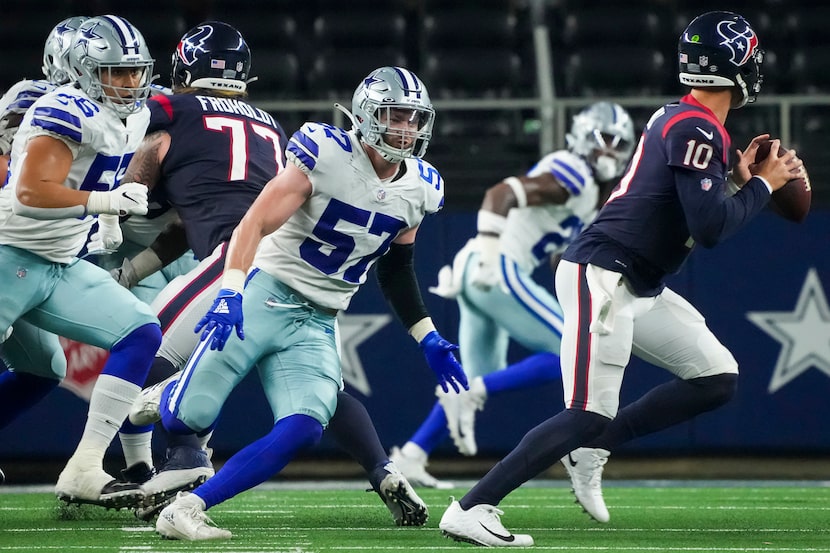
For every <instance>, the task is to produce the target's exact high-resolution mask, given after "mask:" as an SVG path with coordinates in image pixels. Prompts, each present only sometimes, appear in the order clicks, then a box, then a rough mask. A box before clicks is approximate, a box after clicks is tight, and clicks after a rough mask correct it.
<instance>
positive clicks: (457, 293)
mask: <svg viewBox="0 0 830 553" xmlns="http://www.w3.org/2000/svg"><path fill="white" fill-rule="evenodd" d="M567 141H568V148H567V150H559V151H556V152H553V153H550V154H548V155H546V156H545V157H543V158H542V159H541V160H540V161H538V162H537V163H536V165H534V166H533V167H532V168H531V169H530V170H529V171H528V172H527V174H526V175H524V176H520V177H508V178H506V179H504V180H503V181H502V182H500V183H498V184H496V185H495V186H493V187H491V188H490V189H489V190H488V191H487V193H486V195H485V197H484V200H483V202H482V205H481V209H480V211H479V213H478V235H477V236H476V237H475V238H473V239H471V240H470V241H469V242H468V243H467V244H466V245H465V246H464V248H462V249H461V250H460V251H459V252H458V253H457V254H456V256H455V259H454V261H453V264H452V266H446V267H444V268H442V269H441V272H440V274H439V285H438V286H437V287H435V288H431V289H430V290H431V291H433V292H434V293H436V294H438V295H440V296H442V297H445V298H450V299H455V300H456V301H457V302H458V308H459V311H460V321H459V330H458V336H459V340H458V341H459V347H460V354H461V360H462V361H463V363H464V369H465V371H466V372H467V375H468V377H469V378H470V390H469V391H462V392H461V393H459V394H453V393H449V394H447V393H444V391H443V390H441V389H436V395H437V396H438V401H436V403H435V405H434V406H433V408H432V412H431V413H430V415H429V416H428V417H427V419H426V420H425V421H424V422H423V424H422V425H421V427H420V428H419V429H418V430H417V431H416V432H415V434H414V435H413V436H412V438H411V439H410V440H409V441H408V442H406V443H405V444H404V446H403V447H402V448H400V449H399V448H397V447H393V448H392V453H391V455H390V458H391V459H392V460H393V461H394V462H395V464H396V465H397V466H398V468H399V469H400V470H401V472H403V473H404V475H406V477H407V478H408V479H409V481H410V482H411V483H412V484H413V485H420V486H426V487H437V488H450V487H452V484H450V483H449V482H441V481H440V480H438V479H436V478H435V477H433V476H432V475H431V474H429V473H428V472H427V471H426V464H427V459H428V456H429V454H430V453H431V452H432V450H433V449H434V448H435V447H436V446H438V445H439V444H440V443H441V442H442V441H443V440H444V439H445V438H446V437H447V434H449V435H450V437H451V438H452V440H453V443H454V444H455V446H456V447H457V448H458V451H459V452H460V453H462V454H463V455H470V456H471V455H475V454H476V452H477V451H478V447H477V444H476V438H475V413H476V411H477V410H481V409H483V408H484V403H485V401H486V399H487V398H488V397H489V396H492V395H497V394H500V393H503V392H507V391H510V390H519V389H526V388H532V387H537V386H540V385H542V384H544V383H546V382H549V381H551V380H554V379H558V378H559V344H560V341H561V337H562V310H561V308H560V307H559V303H558V302H557V301H556V298H554V296H553V295H552V294H551V293H550V292H548V290H547V289H546V288H544V287H543V286H541V285H539V284H537V283H536V282H534V280H533V278H532V276H531V275H532V274H533V271H534V270H535V269H536V268H538V267H539V266H540V265H541V264H542V263H545V262H547V261H549V260H551V259H555V258H558V256H559V254H561V253H562V252H563V251H564V249H565V248H566V247H567V245H568V244H569V243H570V242H571V241H572V240H573V239H574V237H576V235H577V234H578V233H579V232H580V231H581V230H582V228H583V227H584V226H585V225H586V224H588V223H589V222H590V221H591V220H592V219H593V218H594V216H595V215H596V211H597V208H598V206H599V205H601V203H602V201H604V200H605V198H606V197H607V196H608V193H609V192H610V191H611V188H612V187H613V185H614V184H616V182H617V180H618V179H619V177H620V175H622V173H623V171H624V170H625V167H626V165H627V164H628V161H629V159H630V158H631V154H632V152H633V151H634V125H633V123H632V121H631V117H630V116H629V115H628V112H626V110H625V109H623V108H622V107H621V106H619V105H617V104H613V103H610V102H598V103H595V104H592V105H590V106H588V107H586V108H585V109H583V110H582V111H581V112H579V113H578V114H577V115H576V116H575V117H574V119H573V124H572V125H571V129H570V132H569V133H568V135H567ZM511 338H512V339H513V340H515V341H516V342H518V343H519V344H521V345H522V346H524V347H525V348H526V349H528V350H530V351H533V352H539V353H536V354H534V355H531V356H530V357H528V358H526V359H524V360H522V361H520V362H518V363H516V364H513V365H510V366H507V352H508V346H509V342H510V339H511ZM557 408H558V406H557Z"/></svg>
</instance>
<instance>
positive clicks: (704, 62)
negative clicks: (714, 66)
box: [698, 56, 709, 67]
mask: <svg viewBox="0 0 830 553" xmlns="http://www.w3.org/2000/svg"><path fill="white" fill-rule="evenodd" d="M698 61H700V66H701V67H706V66H707V65H709V56H700V58H698Z"/></svg>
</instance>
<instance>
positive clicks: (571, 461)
mask: <svg viewBox="0 0 830 553" xmlns="http://www.w3.org/2000/svg"><path fill="white" fill-rule="evenodd" d="M568 462H569V463H570V464H571V466H572V467H575V466H576V461H574V458H573V457H571V454H570V453H568Z"/></svg>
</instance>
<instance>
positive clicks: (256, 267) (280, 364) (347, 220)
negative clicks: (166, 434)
mask: <svg viewBox="0 0 830 553" xmlns="http://www.w3.org/2000/svg"><path fill="white" fill-rule="evenodd" d="M434 116H435V112H434V111H433V109H432V105H431V103H430V100H429V94H428V92H427V90H426V87H425V86H424V84H423V83H422V82H421V81H420V79H418V77H417V76H416V75H415V74H414V73H412V72H411V71H409V70H407V69H404V68H400V67H382V68H380V69H377V70H375V71H373V72H372V73H370V74H369V75H368V76H367V77H366V78H365V79H363V80H362V81H361V83H360V84H359V85H358V86H357V88H356V90H355V93H354V97H353V99H352V114H350V117H351V118H352V121H353V125H354V128H353V130H352V131H349V132H347V131H345V130H343V129H339V128H336V127H332V126H330V125H326V124H321V123H306V124H304V125H303V126H302V128H301V129H300V130H299V131H297V132H296V133H294V135H293V136H292V138H291V140H290V142H289V144H288V147H287V149H286V155H287V158H288V161H289V163H288V164H287V166H286V167H285V169H284V170H283V171H282V172H281V173H280V174H278V175H277V176H276V177H275V178H274V179H272V180H271V181H270V182H269V183H268V184H267V185H266V187H265V189H264V190H263V191H262V193H261V194H260V196H259V197H258V198H257V199H256V200H255V202H254V203H253V205H252V206H251V208H250V209H249V210H248V212H247V213H246V215H245V217H244V218H243V219H242V221H241V222H240V224H239V226H238V227H237V228H236V230H235V231H234V233H233V237H232V238H231V241H230V244H229V247H228V254H227V257H226V263H225V271H224V274H223V277H222V289H221V290H220V292H219V294H218V296H217V298H216V300H215V302H214V304H213V306H212V307H211V309H210V310H209V311H208V313H207V315H206V316H205V317H204V318H203V319H202V320H201V321H200V322H199V325H198V326H197V330H201V331H202V332H203V333H202V341H201V342H200V344H199V345H198V346H197V348H196V350H195V351H194V353H193V355H192V356H191V358H190V360H189V361H188V364H187V366H186V367H185V369H184V371H183V373H182V375H181V376H180V378H179V379H178V380H177V381H175V382H173V383H171V384H170V385H168V386H167V387H166V388H165V390H164V393H163V395H162V420H163V422H164V426H165V428H166V429H167V430H168V431H170V432H176V433H182V434H192V433H204V432H205V431H207V430H209V429H211V428H212V427H213V426H214V425H215V424H216V418H217V416H218V415H219V412H220V410H221V407H222V405H223V404H224V402H225V399H226V398H227V396H228V394H229V393H230V392H231V390H232V389H233V388H234V387H235V386H236V384H238V382H240V381H241V380H242V378H243V377H244V376H245V375H246V374H247V373H248V372H249V371H250V370H251V369H252V368H253V367H254V366H256V367H257V371H258V374H259V376H260V381H261V383H262V386H263V389H264V391H265V394H266V396H267V398H268V401H269V403H270V405H271V409H272V411H273V414H274V421H275V424H274V427H273V429H272V430H271V432H270V433H269V434H268V435H267V436H264V437H263V438H261V439H259V440H257V441H255V442H253V443H251V444H250V445H248V446H247V447H246V448H244V449H243V450H241V451H240V452H238V453H236V454H235V455H234V456H233V457H231V458H230V459H229V460H228V461H227V462H226V463H225V464H224V465H223V467H222V468H221V469H220V470H219V471H218V472H217V473H216V475H215V476H214V477H213V478H211V479H209V480H208V481H207V482H205V483H204V484H202V485H201V486H199V487H198V488H196V490H195V492H193V493H192V494H185V493H180V494H179V496H178V498H177V499H176V501H174V502H173V503H172V504H170V505H168V506H167V507H165V508H164V510H162V511H161V513H160V514H159V517H158V520H157V522H156V530H157V531H158V532H159V533H160V534H161V535H162V536H165V537H168V538H178V539H187V540H204V539H219V538H230V537H231V533H230V532H229V531H227V530H222V529H218V528H215V527H213V526H209V525H208V524H207V523H208V522H209V519H208V518H207V515H205V513H204V511H205V510H206V509H209V508H210V507H212V506H214V505H216V504H219V503H221V502H223V501H226V500H227V499H230V498H231V497H234V496H235V495H237V494H239V493H241V492H243V491H245V490H248V489H250V488H252V487H253V486H256V485H257V484H260V483H261V482H264V481H265V480H267V479H269V478H270V477H272V476H273V475H274V474H276V473H278V472H279V471H281V470H282V468H283V467H284V466H285V465H286V464H288V462H290V460H291V459H293V458H294V456H295V455H296V454H297V453H298V452H299V451H301V450H304V449H306V448H308V447H311V446H313V445H314V444H315V443H317V442H318V441H319V439H320V437H321V436H322V432H323V428H324V426H325V425H326V424H328V421H329V419H330V418H331V417H332V414H333V413H334V410H335V407H336V404H337V400H338V397H337V396H338V390H339V389H340V388H342V376H341V373H340V357H339V353H338V348H337V343H338V339H337V327H336V315H337V312H338V311H339V310H341V309H346V308H347V307H348V305H349V302H350V300H351V298H352V296H353V294H354V293H355V292H356V291H357V289H358V287H359V286H360V284H362V283H363V282H365V280H366V276H367V273H368V271H369V269H370V267H371V266H372V265H373V264H374V263H375V261H377V264H378V279H379V281H380V284H381V288H382V290H383V291H384V292H385V294H386V296H387V298H388V299H389V301H390V303H391V305H392V306H393V309H394V310H395V312H396V314H397V315H398V316H399V317H400V318H401V320H402V321H403V323H404V325H405V326H406V327H407V328H408V329H409V332H410V334H411V335H412V336H413V338H414V339H415V340H416V341H417V342H418V343H419V345H420V347H421V349H422V350H423V352H424V355H425V356H426V357H427V360H428V362H429V364H430V366H431V367H432V368H433V370H434V371H435V372H436V374H437V375H438V377H439V381H440V382H443V384H444V385H445V386H446V385H448V384H450V385H452V386H453V387H455V388H456V389H457V388H458V387H459V385H461V386H465V385H466V378H465V377H464V373H463V371H462V369H461V367H460V365H458V363H457V361H456V360H455V358H454V356H453V350H454V349H455V348H454V346H452V345H451V344H449V343H447V342H446V341H445V340H444V339H443V338H441V336H440V335H439V334H438V332H437V331H436V329H435V327H434V325H433V323H432V319H431V318H430V317H429V315H428V313H427V311H426V308H425V307H424V305H423V301H422V299H421V295H420V292H419V290H418V286H417V279H416V278H415V275H414V267H413V264H412V262H413V259H412V252H413V246H414V240H415V236H416V233H417V230H418V227H419V226H420V224H421V221H422V220H423V218H424V216H425V215H427V214H429V213H434V212H436V211H438V210H439V209H440V208H441V207H442V205H443V194H444V190H443V182H442V180H441V178H440V176H439V174H438V172H437V171H436V170H435V169H434V168H433V167H432V166H431V165H429V164H428V163H427V162H425V161H423V160H422V159H420V156H422V155H423V154H424V152H425V151H426V148H427V145H428V144H429V140H430V137H431V131H432V126H433V120H434ZM344 167H349V168H351V169H350V170H349V171H345V172H344V171H343V168H344ZM344 179H345V180H344ZM329 245H331V246H333V249H331V247H330V246H329ZM249 269H251V271H250V273H249V274H248V271H249ZM246 274H248V276H246ZM243 288H244V293H243ZM243 305H244V316H245V319H246V321H247V324H246V325H245V329H244V332H243V326H242V320H243ZM381 492H382V493H383V494H384V495H385V496H386V497H387V498H388V500H389V501H393V502H394V503H396V504H397V505H398V508H399V509H400V511H401V514H400V516H399V517H398V520H399V524H403V525H411V524H417V525H420V524H423V523H424V522H425V521H426V516H427V512H426V506H425V505H424V503H423V501H421V500H420V498H418V497H417V495H416V494H415V492H414V491H413V490H412V488H411V487H410V486H409V484H408V483H407V482H406V480H405V479H404V478H403V477H402V476H401V475H400V473H398V472H397V470H394V471H393V470H389V471H388V473H387V476H386V478H385V479H384V481H383V482H382V484H381Z"/></svg>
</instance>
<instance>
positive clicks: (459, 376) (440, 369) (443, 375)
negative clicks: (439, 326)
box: [418, 330, 470, 393]
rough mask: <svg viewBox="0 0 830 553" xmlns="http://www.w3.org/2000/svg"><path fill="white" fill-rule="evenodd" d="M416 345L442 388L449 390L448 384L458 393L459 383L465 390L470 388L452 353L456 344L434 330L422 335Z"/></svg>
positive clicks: (456, 348)
mask: <svg viewBox="0 0 830 553" xmlns="http://www.w3.org/2000/svg"><path fill="white" fill-rule="evenodd" d="M418 345H419V346H420V348H421V351H423V352H424V356H425V357H426V358H427V364H428V365H429V368H431V369H432V372H434V373H435V376H436V377H437V378H438V384H440V385H441V389H442V390H444V391H445V392H449V387H448V385H449V386H452V389H453V390H455V391H456V393H458V392H460V391H461V389H460V388H459V387H458V386H459V384H460V385H461V387H463V388H464V389H465V390H469V389H470V386H469V384H467V375H466V374H464V369H463V368H462V367H461V364H460V363H459V362H458V360H457V359H456V358H455V354H454V353H453V352H455V351H457V350H458V346H456V345H455V344H451V343H449V342H448V341H446V340H445V339H443V338H442V337H441V335H440V334H438V332H437V331H435V330H433V331H431V332H430V333H429V334H427V335H426V336H424V339H423V340H421V343H420V344H418Z"/></svg>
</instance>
